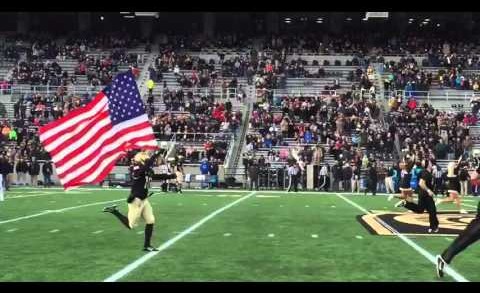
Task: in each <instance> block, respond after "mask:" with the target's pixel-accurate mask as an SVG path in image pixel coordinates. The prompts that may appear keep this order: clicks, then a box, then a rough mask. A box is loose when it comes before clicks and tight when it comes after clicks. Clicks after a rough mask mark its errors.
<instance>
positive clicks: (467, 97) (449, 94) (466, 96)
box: [386, 90, 480, 103]
mask: <svg viewBox="0 0 480 293" xmlns="http://www.w3.org/2000/svg"><path fill="white" fill-rule="evenodd" d="M386 93H387V94H388V95H389V97H392V96H393V93H394V94H395V96H402V97H403V98H410V97H415V98H418V99H426V100H427V102H428V103H430V102H431V101H432V100H443V99H445V100H446V102H448V101H449V100H454V101H459V100H463V101H464V102H471V100H472V99H474V98H480V92H474V91H467V92H465V93H459V92H458V91H455V92H453V91H448V90H445V91H439V92H438V93H435V94H432V91H405V90H395V91H386Z"/></svg>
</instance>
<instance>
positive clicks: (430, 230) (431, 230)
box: [428, 227, 439, 233]
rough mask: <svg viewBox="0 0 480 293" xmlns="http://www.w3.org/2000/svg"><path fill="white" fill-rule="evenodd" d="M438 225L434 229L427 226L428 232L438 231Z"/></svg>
mask: <svg viewBox="0 0 480 293" xmlns="http://www.w3.org/2000/svg"><path fill="white" fill-rule="evenodd" d="M438 230H439V229H438V227H437V228H436V229H432V228H428V233H438Z"/></svg>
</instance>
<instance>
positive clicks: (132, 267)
mask: <svg viewBox="0 0 480 293" xmlns="http://www.w3.org/2000/svg"><path fill="white" fill-rule="evenodd" d="M253 195H255V191H253V192H250V193H249V194H247V195H245V196H244V197H241V198H239V199H237V200H235V201H233V202H231V203H229V204H227V205H226V206H223V207H221V208H219V209H217V210H216V211H214V212H212V213H211V214H209V215H208V216H206V217H205V218H203V219H201V220H200V221H198V222H197V223H195V224H193V225H192V226H190V227H188V228H187V229H185V230H184V231H183V232H181V233H180V234H178V235H177V236H175V237H173V238H171V239H170V240H168V241H167V242H165V243H163V244H162V245H160V246H159V247H158V251H153V252H150V253H147V254H145V255H144V256H142V257H140V258H138V259H137V260H135V261H134V262H132V263H130V264H129V265H127V266H126V267H124V268H123V269H121V270H119V271H118V272H116V273H114V274H113V275H111V276H110V277H108V278H106V279H105V280H104V282H115V281H118V280H119V279H121V278H123V277H125V276H126V275H128V274H129V273H131V272H132V271H134V270H135V269H137V268H138V267H140V266H141V265H142V264H144V263H145V262H147V261H148V260H150V259H151V258H152V257H154V256H155V255H157V254H159V253H160V252H162V251H163V250H165V249H167V248H169V247H170V246H172V245H173V244H175V243H176V242H177V241H178V240H180V239H182V238H183V237H185V236H186V235H188V234H190V233H191V232H193V231H194V230H196V229H197V228H198V227H200V226H202V225H203V224H205V223H206V222H207V221H209V220H211V219H213V218H214V217H216V216H217V215H219V214H220V213H222V212H223V211H225V210H227V209H229V208H231V207H233V206H235V205H236V204H238V203H240V202H242V201H244V200H246V199H248V198H250V197H252V196H253Z"/></svg>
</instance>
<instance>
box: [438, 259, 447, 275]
mask: <svg viewBox="0 0 480 293" xmlns="http://www.w3.org/2000/svg"><path fill="white" fill-rule="evenodd" d="M444 268H445V261H444V260H443V258H442V256H441V255H437V276H438V277H439V278H443V269H444Z"/></svg>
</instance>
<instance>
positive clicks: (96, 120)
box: [40, 92, 158, 190]
mask: <svg viewBox="0 0 480 293" xmlns="http://www.w3.org/2000/svg"><path fill="white" fill-rule="evenodd" d="M40 141H41V142H42V145H43V146H44V147H45V149H46V150H47V151H48V153H49V154H50V156H51V157H52V161H53V163H54V165H55V168H56V172H57V175H58V178H59V179H60V182H61V183H62V185H63V187H64V188H65V189H67V190H68V189H72V188H75V187H78V186H81V185H85V184H94V183H99V182H101V181H102V180H103V179H104V178H105V177H107V175H108V174H109V173H110V172H111V171H112V169H113V168H114V167H115V162H116V161H117V160H118V159H119V158H120V157H122V156H124V155H125V154H126V152H127V151H128V150H132V149H157V148H158V145H157V142H156V140H155V136H154V134H153V129H152V126H151V124H150V121H149V120H148V116H147V115H146V114H143V115H141V116H138V117H135V118H133V119H129V120H126V121H123V122H121V123H118V124H115V125H114V124H112V121H111V118H110V112H109V107H108V98H107V96H106V95H105V94H104V93H103V92H100V93H98V94H97V96H96V97H95V98H94V99H93V100H92V101H91V102H90V103H89V104H87V105H86V106H85V107H82V108H78V109H75V110H73V111H71V112H70V113H68V114H67V115H66V116H64V117H62V118H61V119H59V120H56V121H53V122H51V123H49V124H47V125H45V126H43V127H41V128H40Z"/></svg>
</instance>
